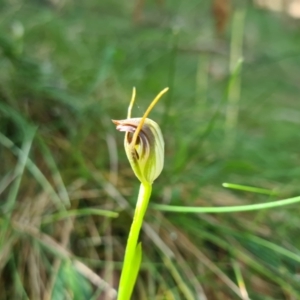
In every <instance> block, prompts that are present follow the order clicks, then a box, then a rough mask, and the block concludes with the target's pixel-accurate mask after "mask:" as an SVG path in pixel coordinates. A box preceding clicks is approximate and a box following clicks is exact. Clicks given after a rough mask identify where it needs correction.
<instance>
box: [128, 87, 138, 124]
mask: <svg viewBox="0 0 300 300" xmlns="http://www.w3.org/2000/svg"><path fill="white" fill-rule="evenodd" d="M135 95H136V90H135V87H133V89H132V96H131V100H130V104H129V106H128V112H127V119H130V118H131V110H132V107H133V104H134V101H135Z"/></svg>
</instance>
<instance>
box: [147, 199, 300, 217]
mask: <svg viewBox="0 0 300 300" xmlns="http://www.w3.org/2000/svg"><path fill="white" fill-rule="evenodd" d="M297 202H300V196H299V197H294V198H289V199H284V200H277V201H272V202H265V203H258V204H249V205H239V206H221V207H193V206H175V205H174V206H173V205H162V204H153V205H152V208H154V209H156V210H161V211H169V212H177V213H198V214H201V213H215V214H217V213H229V212H238V211H250V210H260V209H266V208H273V207H279V206H284V205H290V204H294V203H297Z"/></svg>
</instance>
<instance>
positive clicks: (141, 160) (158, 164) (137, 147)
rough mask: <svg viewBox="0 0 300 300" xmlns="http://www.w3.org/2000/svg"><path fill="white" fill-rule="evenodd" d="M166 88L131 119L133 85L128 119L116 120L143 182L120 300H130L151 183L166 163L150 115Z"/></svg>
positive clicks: (128, 153)
mask: <svg viewBox="0 0 300 300" xmlns="http://www.w3.org/2000/svg"><path fill="white" fill-rule="evenodd" d="M167 91H168V88H165V89H164V90H162V91H161V92H160V93H159V94H158V95H157V96H156V98H155V99H154V100H153V101H152V103H151V104H150V105H149V107H148V109H147V110H146V112H145V114H144V116H143V117H142V118H131V109H132V106H133V103H134V100H135V94H136V92H135V88H134V89H133V93H132V98H131V101H130V105H129V108H128V114H127V119H125V120H118V121H117V120H113V123H114V124H116V125H117V130H119V131H123V132H125V140H124V146H125V152H126V155H127V157H128V160H129V163H130V165H131V168H132V170H133V172H134V174H135V175H136V177H137V178H138V179H139V181H140V182H141V185H140V190H139V196H138V201H137V204H136V208H135V212H134V217H133V222H132V225H131V228H130V232H129V236H128V240H127V245H126V250H125V257H124V264H123V268H122V273H121V278H120V284H119V291H118V300H130V298H131V294H132V291H133V288H134V285H135V282H136V279H137V275H138V272H139V269H140V265H141V261H142V245H141V243H138V238H139V233H140V230H141V227H142V224H143V219H144V216H145V213H146V209H147V206H148V202H149V199H150V196H151V191H152V183H153V181H154V180H155V179H156V178H157V177H158V176H159V175H160V173H161V171H162V169H163V165H164V139H163V136H162V133H161V130H160V128H159V126H158V124H157V123H156V122H154V121H152V120H151V119H148V118H147V116H148V115H149V113H150V111H151V110H152V108H153V107H154V106H155V104H156V103H157V101H158V100H159V99H160V98H161V96H162V95H163V94H164V93H166V92H167Z"/></svg>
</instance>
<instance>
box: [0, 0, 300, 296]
mask: <svg viewBox="0 0 300 300" xmlns="http://www.w3.org/2000/svg"><path fill="white" fill-rule="evenodd" d="M161 2H162V7H160V6H159V5H158V4H157V3H156V2H155V1H153V2H151V1H148V2H146V4H145V7H144V9H143V18H142V19H141V21H140V23H135V21H134V18H133V12H134V10H135V7H133V5H134V4H133V2H126V1H124V2H122V3H121V2H120V1H115V0H113V1H95V0H87V1H33V0H30V1H8V0H2V1H1V11H0V158H1V163H0V200H1V201H0V209H1V211H0V290H1V293H0V300H2V299H3V300H6V299H47V298H46V296H45V295H50V296H49V298H48V299H51V297H52V299H58V298H55V297H56V295H58V294H59V297H61V296H62V295H61V293H64V292H62V291H61V290H60V289H61V288H62V289H63V290H64V291H67V292H68V295H67V296H66V297H71V298H72V297H73V299H75V298H74V297H78V299H90V298H92V299H97V298H99V297H102V296H104V295H106V296H108V297H110V299H113V298H114V297H115V296H116V290H115V289H116V288H117V286H118V280H119V277H120V276H119V275H120V270H121V262H122V261H123V255H124V248H125V245H126V239H127V234H128V231H129V227H130V224H131V221H132V218H131V217H132V214H133V207H135V202H136V200H135V197H136V194H137V188H138V183H137V182H136V180H135V178H134V175H133V174H132V172H131V170H130V166H129V164H128V162H127V159H126V157H125V154H124V151H123V140H122V138H120V137H119V135H118V133H117V132H115V128H114V126H113V125H112V124H111V119H124V118H125V117H126V110H127V106H128V102H129V99H130V94H131V90H132V87H133V86H136V87H137V88H138V91H139V92H138V101H137V104H136V106H135V107H134V108H133V113H132V116H133V117H140V116H142V115H143V113H144V112H145V110H146V108H147V107H148V104H149V101H150V100H151V99H152V98H153V95H154V94H156V93H157V91H159V90H161V89H162V88H164V87H166V86H169V87H170V91H169V93H168V94H167V95H166V97H165V98H164V99H162V101H161V102H160V103H159V105H158V106H157V107H156V109H155V110H154V111H153V112H152V113H151V118H152V119H153V120H155V121H156V122H157V123H158V124H160V125H161V127H162V133H163V136H164V139H165V145H166V153H165V167H164V170H163V172H162V174H161V176H160V177H159V178H158V179H157V180H156V181H155V189H154V190H153V195H152V197H151V203H150V204H153V205H154V204H164V205H176V206H188V207H198V208H204V207H213V208H215V209H219V206H221V207H224V206H240V205H254V204H263V203H266V202H270V203H271V202H273V201H276V200H278V199H290V198H295V197H299V195H300V188H299V187H300V185H299V177H300V168H299V163H300V156H299V143H298V137H299V119H300V118H299V99H298V95H299V94H300V85H299V70H300V56H299V40H300V35H299V34H300V33H299V28H298V27H299V26H298V25H299V24H298V23H297V22H295V21H294V20H291V19H289V18H288V17H287V16H283V15H281V14H274V13H271V12H268V11H262V10H259V9H257V8H255V7H254V6H253V5H252V4H250V2H249V4H247V5H245V6H244V8H243V7H242V6H243V5H240V2H239V8H238V9H241V8H243V9H245V15H244V20H243V22H244V25H243V26H241V28H244V32H243V45H238V43H237V45H236V47H235V48H234V47H232V45H231V33H232V28H231V26H230V25H231V21H229V23H228V26H227V30H226V31H225V33H224V35H223V36H222V37H216V35H215V33H214V28H213V19H212V18H213V17H212V15H211V14H210V11H211V8H210V1H161ZM236 9H237V8H236V7H235V6H233V8H232V10H233V11H232V13H233V15H234V13H235V12H236ZM240 22H242V21H240ZM235 26H237V25H235ZM230 45H231V47H230ZM233 49H235V50H239V51H240V54H241V56H242V57H243V63H242V65H240V66H239V65H237V64H235V67H236V69H235V70H236V72H233V69H234V68H233V69H231V70H230V67H229V66H230V65H231V66H233V65H234V64H231V63H232V60H231V59H232V56H231V54H232V51H233ZM235 62H236V61H235ZM230 90H231V91H232V90H235V91H239V93H237V94H235V95H238V97H237V98H234V101H233V102H232V103H231V104H234V105H233V106H229V105H228V104H229V103H230V101H229V100H230V99H232V98H230V97H229V95H230V93H229V91H230ZM235 97H236V96H235ZM228 101H229V102H228ZM229 107H231V110H230V109H229ZM232 108H234V109H233V110H232ZM229 112H231V113H232V112H234V114H235V117H236V120H235V122H232V123H230V124H231V125H230V126H229V127H226V120H228V114H229ZM229 119H230V118H229ZM228 128H229V129H228ZM228 130H229V131H228ZM228 132H230V134H228ZM231 133H233V134H231ZM228 137H230V138H228ZM228 140H230V142H228ZM224 182H230V183H232V184H235V185H236V186H237V187H241V186H246V187H255V188H257V190H256V191H260V192H262V191H263V193H249V192H247V191H245V190H241V189H236V190H229V189H224V188H223V187H222V183H224ZM133 183H134V184H135V185H134V186H132V184H133ZM268 191H272V193H271V192H270V193H268ZM273 192H274V193H273ZM298 205H299V204H296V203H295V204H293V205H290V206H282V207H278V208H273V209H268V210H257V211H247V212H246V211H245V212H235V213H228V214H208V213H206V214H174V213H163V212H159V211H157V210H156V209H153V208H151V207H150V209H149V210H148V211H147V214H146V217H145V218H146V224H145V227H144V228H143V231H142V232H141V235H140V237H139V239H140V240H141V241H142V243H143V260H142V263H141V270H140V275H139V277H138V282H137V286H136V288H135V290H134V298H133V299H155V300H159V299H176V300H177V299H186V298H188V297H191V296H190V295H193V296H194V298H196V297H197V296H199V295H200V296H199V297H202V298H203V299H205V297H206V298H207V299H247V298H246V296H245V291H246V292H247V293H246V294H248V295H249V298H250V299H254V300H256V299H264V300H265V299H280V300H281V299H298V298H299V297H300V286H299V280H298V269H299V262H300V259H299V249H300V241H299V239H298V233H299V216H298V215H299V213H298V209H297V207H298ZM152 207H153V206H152ZM117 213H118V218H114V216H115V215H116V214H117ZM241 283H243V284H244V286H245V287H244V289H243V285H242V284H241ZM92 293H94V294H92ZM243 293H244V294H243ZM51 295H52V296H51ZM109 295H111V296H109ZM243 295H244V296H243ZM243 297H244V298H243Z"/></svg>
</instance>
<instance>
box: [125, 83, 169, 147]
mask: <svg viewBox="0 0 300 300" xmlns="http://www.w3.org/2000/svg"><path fill="white" fill-rule="evenodd" d="M168 90H169V88H165V89H163V90H162V91H161V92H160V93H159V94H158V95H157V96H156V97H155V99H154V100H153V101H152V102H151V104H150V105H149V107H148V108H147V110H146V112H145V113H144V115H143V117H142V119H141V121H140V123H139V126H138V127H137V129H136V131H135V133H134V135H133V137H132V140H131V145H135V143H136V140H137V137H138V135H139V133H140V131H141V129H142V127H143V125H144V122H145V119H146V118H147V117H148V115H149V113H150V112H151V110H152V108H153V107H154V106H155V104H156V103H157V102H158V100H159V99H160V98H161V96H162V95H163V94H165V93H166V92H167V91H168ZM131 101H132V100H131ZM132 104H133V103H132ZM130 106H131V102H130V105H129V107H130ZM128 110H129V108H128Z"/></svg>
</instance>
